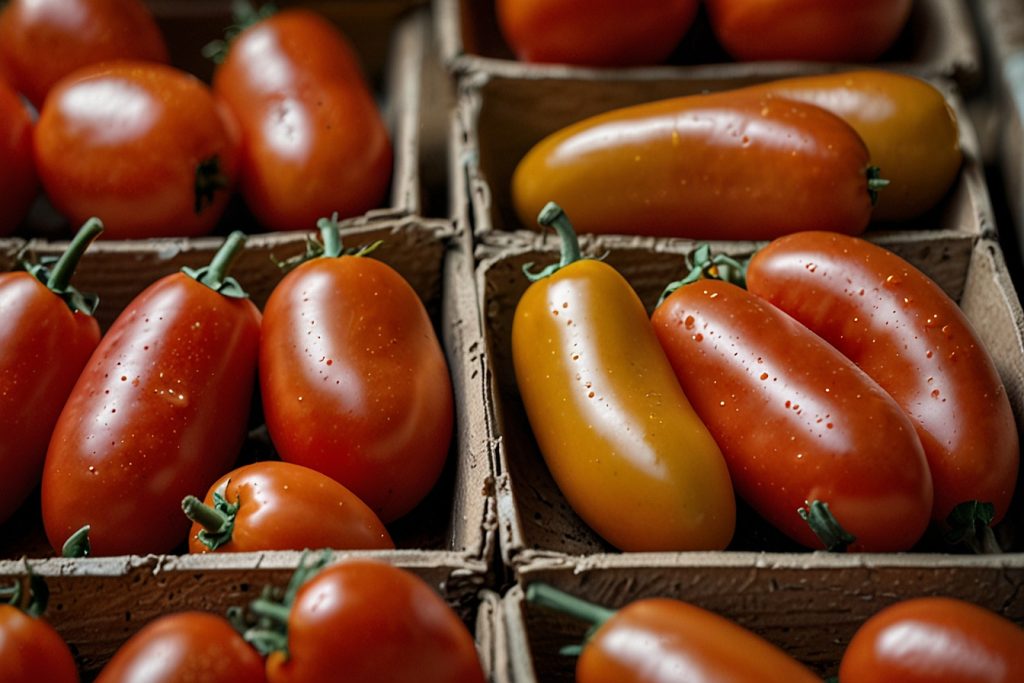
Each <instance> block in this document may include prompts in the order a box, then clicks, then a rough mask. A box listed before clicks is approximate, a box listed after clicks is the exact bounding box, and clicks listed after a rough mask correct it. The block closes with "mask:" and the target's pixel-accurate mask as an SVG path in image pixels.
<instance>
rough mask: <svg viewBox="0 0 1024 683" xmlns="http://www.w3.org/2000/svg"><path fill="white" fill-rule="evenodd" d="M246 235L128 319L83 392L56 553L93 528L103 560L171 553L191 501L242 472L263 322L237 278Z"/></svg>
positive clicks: (53, 467) (57, 513)
mask: <svg viewBox="0 0 1024 683" xmlns="http://www.w3.org/2000/svg"><path fill="white" fill-rule="evenodd" d="M244 240H245V236H244V235H242V234H241V233H232V235H231V236H230V237H229V238H228V240H227V241H226V242H225V244H224V246H222V247H221V249H220V250H219V251H218V253H217V255H216V256H215V257H214V259H213V262H212V263H211V265H210V266H209V267H207V268H202V269H200V270H198V271H193V270H191V269H189V270H187V271H186V272H181V273H174V274H172V275H168V276H165V277H163V278H161V279H160V280H158V281H156V282H155V283H153V284H151V285H150V286H149V287H147V288H146V289H145V290H143V291H142V292H141V293H140V294H139V295H138V296H137V297H136V298H135V299H133V300H132V301H131V302H130V303H129V304H128V306H127V307H126V308H125V309H124V311H122V312H121V314H120V315H119V316H118V317H117V319H116V320H115V321H114V323H113V324H112V325H111V327H110V329H109V330H107V333H106V334H105V335H104V337H103V339H102V340H101V341H100V344H99V346H98V347H97V348H96V351H95V352H94V353H93V355H92V357H91V358H90V359H89V362H88V363H87V365H86V367H85V369H84V370H83V372H82V375H81V377H80V378H79V380H78V382H77V384H75V387H74V389H72V391H71V396H70V397H69V398H68V401H67V404H66V405H65V407H64V410H63V412H62V413H61V415H60V418H59V419H58V420H57V425H56V427H54V430H53V436H52V438H51V440H50V446H49V449H48V451H47V454H46V462H45V465H44V468H43V484H42V511H43V522H44V525H45V527H46V535H47V537H48V538H49V540H50V543H51V544H52V545H53V547H54V548H55V549H60V548H61V546H62V544H63V543H64V542H65V541H66V540H67V539H68V537H69V536H70V535H71V534H72V533H73V532H75V531H76V530H78V529H80V528H82V527H83V526H84V525H89V527H90V531H89V542H90V545H91V553H92V554H94V555H119V554H140V555H144V554H147V553H154V554H159V553H165V552H168V551H170V550H172V549H173V548H174V547H175V546H177V545H178V544H179V543H181V542H182V541H184V540H185V538H186V536H187V534H188V530H189V524H188V520H187V519H186V518H185V517H184V516H183V515H182V514H181V499H182V498H183V497H184V496H185V495H187V494H188V493H189V492H190V491H195V490H197V489H198V490H205V489H206V488H207V487H208V486H209V485H210V483H212V482H213V481H214V480H215V479H216V478H217V477H219V476H220V475H221V474H223V473H224V472H225V471H227V470H228V469H230V467H231V465H232V463H233V462H234V461H235V459H236V458H237V457H238V453H239V450H240V449H241V446H242V443H243V440H244V438H245V435H246V432H247V426H248V418H249V409H250V406H251V402H252V394H253V385H254V383H255V375H256V356H257V350H258V349H257V347H258V344H259V326H260V313H259V311H258V309H257V308H256V306H255V305H254V304H253V303H252V302H251V301H249V300H248V299H246V298H241V297H242V296H244V292H241V290H240V287H238V283H237V282H234V280H232V279H230V278H226V271H227V269H228V267H229V265H230V262H231V259H232V258H233V257H234V256H236V255H237V254H238V253H239V250H240V248H241V246H242V244H243V243H244Z"/></svg>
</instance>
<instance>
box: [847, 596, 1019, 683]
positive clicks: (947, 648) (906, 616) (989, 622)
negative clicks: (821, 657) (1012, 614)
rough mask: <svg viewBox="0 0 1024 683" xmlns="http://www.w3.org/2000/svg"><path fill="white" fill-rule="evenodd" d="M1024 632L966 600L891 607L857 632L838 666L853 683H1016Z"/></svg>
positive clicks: (944, 599) (903, 603)
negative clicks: (896, 682)
mask: <svg viewBox="0 0 1024 683" xmlns="http://www.w3.org/2000/svg"><path fill="white" fill-rule="evenodd" d="M1022 653H1024V629H1021V628H1020V626H1018V625H1017V624H1015V623H1013V622H1012V621H1010V620H1009V619H1006V618H1004V617H1001V616H999V615H998V614H996V613H995V612H990V611H989V610H987V609H985V608H983V607H979V606H977V605H974V604H971V603H969V602H966V601H964V600H960V599H957V598H947V597H924V598H913V599H909V600H903V601H901V602H897V603H895V604H893V605H890V606H888V607H886V608H884V609H882V610H881V611H880V612H878V613H877V614H875V615H874V616H873V617H871V618H870V619H868V620H867V621H866V622H864V624H863V625H862V626H861V627H860V628H859V629H858V630H857V632H856V633H855V634H854V636H853V639H852V640H851V641H850V644H849V646H848V647H847V648H846V651H845V653H844V654H843V659H842V662H841V663H840V665H839V680H841V681H844V682H846V681H851V682H852V683H889V682H890V681H901V682H902V683H1013V682H1014V681H1022V680H1024V654H1022Z"/></svg>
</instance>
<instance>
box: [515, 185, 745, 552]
mask: <svg viewBox="0 0 1024 683" xmlns="http://www.w3.org/2000/svg"><path fill="white" fill-rule="evenodd" d="M540 221H541V223H543V224H545V225H554V226H555V228H556V229H557V230H558V232H559V234H560V236H561V238H562V260H561V263H560V264H559V267H558V268H557V270H554V271H553V272H550V271H551V268H549V269H548V271H545V272H544V273H542V277H540V278H539V279H537V280H536V281H535V282H534V283H533V284H532V285H530V287H529V288H528V289H527V290H526V292H524V294H523V296H522V298H521V299H520V300H519V304H518V305H517V306H516V312H515V317H514V319H513V324H512V360H513V363H514V366H515V375H516V382H517V384H518V387H519V393H520V395H521V396H522V399H523V405H524V407H525V408H526V414H527V417H528V418H529V421H530V427H531V428H532V430H533V434H534V436H535V437H536V439H537V443H538V445H539V446H540V451H541V454H542V455H543V456H544V461H545V462H546V463H547V466H548V469H549V470H550V471H551V474H552V476H553V477H554V479H555V482H556V483H557V484H558V487H559V489H561V491H562V493H563V494H564V495H565V497H566V500H567V501H568V502H569V505H570V506H572V508H573V510H575V511H576V513H577V514H579V516H580V517H581V518H582V519H583V521H585V522H586V523H587V524H588V525H590V527H591V528H592V529H593V530H594V531H595V532H597V533H598V534H599V535H600V536H602V537H603V538H604V539H605V540H607V541H608V542H609V543H611V544H612V545H614V546H616V547H617V548H620V549H622V550H638V551H639V550H652V551H653V550H664V551H668V550H698V549H700V550H709V549H722V548H724V547H725V546H726V545H728V543H729V541H730V540H731V539H732V534H733V529H734V525H735V499H734V498H733V492H732V484H731V483H730V481H729V473H728V470H727V468H726V465H725V461H724V460H723V459H722V454H721V452H720V451H719V450H718V446H717V445H716V444H715V442H714V440H713V439H712V438H711V435H710V434H709V433H708V430H707V428H705V426H704V424H703V423H702V422H701V421H700V418H699V417H698V416H697V414H696V413H695V412H694V411H693V408H691V406H690V403H689V402H688V401H687V397H686V396H685V395H684V394H683V392H682V391H681V390H680V388H679V384H678V382H676V380H675V377H674V376H673V374H672V367H671V366H670V365H669V364H668V360H667V359H666V358H665V354H664V352H663V351H662V350H661V348H660V347H659V346H658V340H657V338H656V337H655V336H654V331H653V330H652V329H651V324H650V321H649V320H648V318H647V312H646V310H645V309H644V306H643V303H642V302H641V301H640V298H639V297H638V296H637V295H636V292H634V291H633V289H632V287H630V286H629V283H628V282H627V281H626V280H625V279H624V278H623V277H622V276H621V275H620V274H619V273H618V272H617V271H616V270H615V269H614V268H612V267H611V266H608V265H607V264H605V263H603V262H601V261H596V260H592V259H581V258H580V254H579V247H578V245H577V243H576V238H575V235H574V234H573V232H572V227H571V226H570V225H569V222H568V219H567V218H566V217H565V215H564V214H562V213H561V211H560V209H558V207H557V206H554V205H551V206H549V207H546V208H545V210H544V212H543V213H542V214H541V217H540Z"/></svg>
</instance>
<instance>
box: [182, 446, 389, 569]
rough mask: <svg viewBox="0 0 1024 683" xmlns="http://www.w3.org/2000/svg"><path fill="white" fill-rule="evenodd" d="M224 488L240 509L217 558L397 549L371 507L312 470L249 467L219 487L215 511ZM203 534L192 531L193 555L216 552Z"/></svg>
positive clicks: (272, 463)
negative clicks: (228, 554)
mask: <svg viewBox="0 0 1024 683" xmlns="http://www.w3.org/2000/svg"><path fill="white" fill-rule="evenodd" d="M224 486H226V488H225V489H224V495H225V497H226V498H227V500H228V502H229V503H233V504H237V505H238V512H237V516H236V518H235V521H234V527H233V530H232V533H231V540H230V541H229V542H227V543H225V544H224V545H222V546H220V547H219V548H217V549H216V552H222V553H224V552H248V551H256V550H305V549H307V548H335V549H345V550H360V549H393V548H394V547H395V544H394V543H393V542H392V540H391V536H390V535H389V534H388V532H387V529H385V528H384V525H383V523H381V521H380V519H379V518H378V517H377V515H375V514H374V513H373V511H372V510H371V509H370V508H369V507H367V506H366V503H364V502H363V501H361V500H359V498H357V497H356V496H355V494H353V493H352V492H351V491H349V490H348V489H347V488H345V487H344V486H342V485H341V484H339V483H338V482H336V481H334V480H333V479H331V478H330V477H327V476H326V475H323V474H320V473H319V472H317V471H316V470H312V469H309V468H308V467H302V466H301V465H294V464H292V463H288V462H279V461H276V460H268V461H263V462H257V463H253V464H250V465H244V466H242V467H239V468H237V469H235V470H232V471H231V472H229V473H227V474H225V475H224V476H223V477H221V478H220V479H218V480H217V481H216V482H214V483H213V485H212V486H211V487H210V491H209V493H207V494H206V500H204V501H203V502H204V503H206V505H209V506H211V507H212V506H213V505H214V499H213V493H214V491H218V490H220V489H221V487H224ZM202 529H203V527H202V526H201V525H199V524H198V523H196V524H193V525H192V531H191V532H190V533H189V537H188V547H189V552H193V553H206V552H211V550H210V548H209V547H208V546H207V545H206V544H205V543H203V541H202V540H200V538H199V532H200V531H201V530H202Z"/></svg>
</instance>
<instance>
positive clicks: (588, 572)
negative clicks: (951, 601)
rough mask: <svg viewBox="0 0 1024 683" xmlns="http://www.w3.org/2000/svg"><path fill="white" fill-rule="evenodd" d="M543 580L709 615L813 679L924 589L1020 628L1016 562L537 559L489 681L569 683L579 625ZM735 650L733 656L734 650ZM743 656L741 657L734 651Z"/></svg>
mask: <svg viewBox="0 0 1024 683" xmlns="http://www.w3.org/2000/svg"><path fill="white" fill-rule="evenodd" d="M533 582H543V583H547V584H550V585H552V586H554V587H555V588H558V589H560V590H562V591H565V592H567V593H570V594H572V595H576V596H578V597H580V598H583V599H585V600H588V601H591V602H594V603H597V604H600V605H604V606H607V607H611V608H619V607H622V606H624V605H625V604H627V603H629V602H632V601H633V600H637V599H641V598H649V597H668V598H674V599H677V600H683V601H685V602H689V603H692V604H695V605H697V606H699V607H702V608H704V609H707V610H710V611H711V612H714V613H716V614H718V615H720V616H723V617H725V618H727V619H730V620H732V621H733V622H735V623H737V624H739V625H740V626H742V627H744V628H747V629H749V630H751V631H752V632H754V633H756V634H757V635H759V636H761V637H762V638H765V639H766V640H768V641H769V642H771V643H773V644H775V645H776V646H778V647H780V648H782V649H783V650H784V651H786V652H787V653H789V654H790V655H791V656H793V657H795V658H796V659H797V660H798V661H800V662H802V663H803V664H805V665H806V666H808V667H809V668H811V669H812V670H813V671H815V672H816V673H818V674H819V675H821V676H822V677H826V676H834V675H836V673H837V671H838V665H839V661H840V659H841V658H842V654H843V651H844V650H845V648H846V646H847V645H848V644H849V642H850V639H851V637H852V636H853V634H854V632H855V631H856V630H857V628H858V627H859V626H860V625H861V624H862V623H864V621H865V620H866V619H867V618H869V617H870V616H871V615H873V614H875V613H876V612H878V611H879V610H880V609H882V608H883V607H886V606H888V605H890V604H893V603H895V602H897V601H900V600H906V599H909V598H914V597H922V596H937V595H944V596H953V597H957V598H960V599H963V600H967V601H968V602H971V603H974V604H976V605H980V606H981V607H984V608H986V609H988V610H991V611H993V612H994V613H996V614H999V615H1001V616H1003V617H1005V618H1007V619H1010V620H1011V621H1014V622H1016V623H1018V624H1024V597H1022V596H1021V592H1020V587H1021V585H1022V584H1024V557H1022V556H1021V555H1020V554H1015V555H1007V556H1003V557H966V556H959V557H951V556H926V557H915V556H907V555H894V556H888V557H886V556H881V555H860V556H856V555H838V556H836V555H828V554H825V553H814V554H810V555H801V556H796V555H772V554H760V553H737V554H734V555H729V556H726V557H722V556H720V555H715V554H706V553H696V554H693V555H691V556H687V557H679V558H676V557H636V558H635V557H630V556H618V557H602V558H558V559H556V558H544V559H537V560H536V561H535V562H532V563H530V564H529V565H527V566H524V567H522V568H520V570H519V583H518V584H517V585H515V586H514V587H513V588H511V589H510V590H509V591H508V592H507V593H506V594H505V596H504V597H503V599H502V601H501V605H500V609H501V618H500V623H501V631H500V633H499V636H500V637H501V638H502V639H503V642H504V643H505V645H504V646H503V647H502V649H504V650H506V651H507V656H506V657H505V658H504V659H495V662H494V681H495V683H537V682H541V683H559V682H561V681H565V682H566V683H571V682H572V681H573V680H574V677H573V670H574V667H575V665H576V658H575V657H570V656H566V655H563V654H560V653H559V649H560V648H561V647H563V646H566V645H576V644H580V643H582V642H583V641H584V638H585V630H586V628H587V626H588V625H587V624H585V623H583V622H580V621H577V620H575V619H572V618H570V617H566V616H564V615H562V614H559V613H557V612H554V611H552V610H549V609H547V608H545V607H541V606H538V605H535V604H532V603H528V602H527V601H526V600H525V598H524V591H525V589H526V587H527V586H528V585H529V584H531V583H533ZM738 654H739V653H738ZM739 656H742V655H739Z"/></svg>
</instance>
